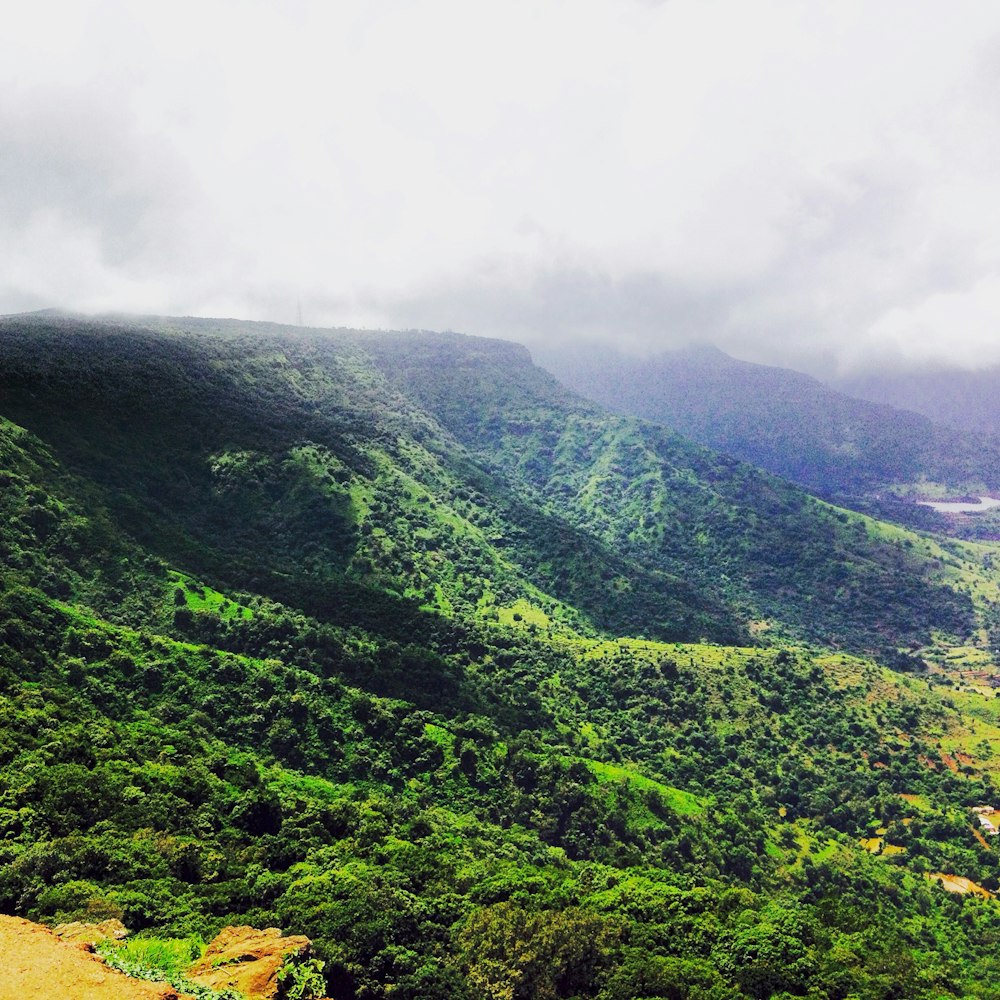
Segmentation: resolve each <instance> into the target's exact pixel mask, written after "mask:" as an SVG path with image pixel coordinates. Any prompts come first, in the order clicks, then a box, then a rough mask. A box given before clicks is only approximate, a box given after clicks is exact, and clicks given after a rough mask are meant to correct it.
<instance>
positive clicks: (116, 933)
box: [53, 920, 128, 946]
mask: <svg viewBox="0 0 1000 1000" xmlns="http://www.w3.org/2000/svg"><path fill="white" fill-rule="evenodd" d="M53 932H54V933H55V934H56V936H57V937H60V938H62V939H63V941H69V942H71V943H73V944H79V945H84V946H93V945H95V944H97V943H98V942H99V941H107V940H109V939H110V940H112V941H120V940H121V939H122V938H124V937H128V928H127V927H126V926H125V925H124V924H123V923H122V922H121V921H120V920H102V921H101V922H100V923H99V924H84V923H81V922H80V921H79V920H75V921H74V922H73V923H71V924H60V925H59V926H58V927H54V928H53Z"/></svg>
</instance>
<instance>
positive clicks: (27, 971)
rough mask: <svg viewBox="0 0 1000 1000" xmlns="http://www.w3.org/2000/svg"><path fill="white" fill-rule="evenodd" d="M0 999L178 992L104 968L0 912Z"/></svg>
mask: <svg viewBox="0 0 1000 1000" xmlns="http://www.w3.org/2000/svg"><path fill="white" fill-rule="evenodd" d="M0 1000H178V994H177V991H176V990H175V989H174V988H173V987H172V986H168V985H166V984H165V983H144V982H141V981H140V980H137V979H129V977H128V976H125V975H123V974H122V973H120V972H116V971H114V970H113V969H109V968H108V967H107V966H106V965H105V964H104V963H103V962H102V961H101V960H100V959H98V958H96V957H95V956H94V955H91V954H90V953H89V952H87V951H85V950H84V949H83V948H81V947H80V945H76V944H71V943H69V942H66V941H61V940H60V939H59V938H57V937H56V936H55V934H53V933H52V931H50V930H49V929H48V928H47V927H42V926H41V925H40V924H33V923H31V921H30V920H22V919H21V918H20V917H6V916H2V915H0ZM180 1000H183V997H181V998H180Z"/></svg>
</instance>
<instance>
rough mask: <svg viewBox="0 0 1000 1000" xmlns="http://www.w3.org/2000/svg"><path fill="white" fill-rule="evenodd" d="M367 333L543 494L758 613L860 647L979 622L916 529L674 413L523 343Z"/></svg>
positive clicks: (791, 628)
mask: <svg viewBox="0 0 1000 1000" xmlns="http://www.w3.org/2000/svg"><path fill="white" fill-rule="evenodd" d="M365 347H366V349H367V350H368V351H370V352H371V353H372V355H373V357H375V358H376V359H377V363H378V364H379V366H380V367H381V368H382V370H383V371H385V372H386V374H387V375H388V376H389V377H390V378H391V379H392V381H393V383H394V384H395V385H396V386H398V387H399V388H400V391H402V392H405V393H408V394H410V396H411V397H412V398H414V399H416V400H418V401H419V402H420V404H421V405H422V406H424V407H426V408H427V410H428V411H429V412H431V413H432V414H433V415H434V416H435V417H436V418H437V419H439V420H440V421H441V422H442V423H443V424H444V425H445V427H446V428H447V429H448V430H449V431H451V432H452V433H453V434H454V435H455V436H456V437H457V438H458V439H459V440H460V441H461V442H462V443H463V444H464V445H465V446H466V447H468V448H469V449H470V450H471V451H472V452H473V453H474V454H475V455H476V456H477V457H479V458H480V460H481V461H483V462H484V463H486V464H487V465H488V466H489V467H490V468H492V469H495V470H497V471H498V472H501V473H502V474H503V475H504V476H506V477H509V478H511V479H512V481H513V482H516V483H520V484H523V486H524V487H525V488H527V489H529V490H531V491H533V492H534V494H535V495H536V496H537V498H538V502H539V504H540V505H542V506H544V507H545V508H546V509H551V510H555V511H558V512H559V513H560V514H562V515H563V516H565V517H566V518H567V519H568V520H570V521H571V523H573V524H575V525H578V526H580V527H581V528H583V529H585V530H586V531H587V532H589V533H591V534H593V535H595V536H596V537H598V538H600V539H601V540H602V541H604V542H605V543H606V544H607V545H608V546H609V547H611V548H613V549H615V550H617V551H620V552H623V553H626V554H628V555H629V556H633V557H634V558H637V559H641V560H642V561H643V562H644V563H645V564H647V565H653V566H656V567H657V568H660V569H662V570H665V571H667V572H669V573H671V574H673V575H677V576H681V577H686V578H687V579H688V580H691V581H692V582H695V583H696V584H697V585H698V586H699V587H700V588H704V589H706V590H709V591H711V592H714V593H717V594H720V595H721V596H722V597H723V599H724V600H725V601H726V602H727V603H728V604H729V605H730V606H732V607H736V608H739V609H740V610H741V611H742V613H743V615H744V616H745V617H746V618H747V619H750V620H752V621H758V622H760V621H765V622H768V623H771V624H772V625H774V626H776V627H778V629H779V633H780V632H784V633H785V634H791V635H797V636H800V637H807V638H810V639H814V640H817V641H825V642H834V643H843V644H847V645H854V646H855V647H856V648H860V647H865V646H867V647H868V648H874V647H878V646H885V645H886V644H887V643H891V641H893V640H892V639H890V637H895V639H896V640H900V644H902V641H917V634H916V631H915V630H914V629H913V627H912V626H913V624H914V623H915V622H916V621H920V620H928V619H927V618H926V617H925V616H927V615H930V616H933V617H937V616H939V615H943V616H945V618H939V619H938V620H939V621H941V622H942V625H943V627H944V630H945V631H954V630H956V629H957V630H958V631H962V630H963V629H965V628H967V627H968V625H967V624H962V618H963V616H967V615H969V614H970V613H971V606H970V605H969V604H968V603H967V602H966V598H965V597H964V595H963V596H960V597H959V600H958V603H956V600H955V593H954V592H953V591H952V592H949V589H948V588H941V587H940V586H939V583H938V582H935V580H934V577H935V576H936V574H935V573H934V572H933V568H932V567H930V566H929V564H928V563H927V562H926V561H925V560H924V559H923V558H922V557H920V556H919V554H918V550H916V549H914V547H913V540H912V539H910V544H909V546H907V545H906V544H905V541H906V538H905V536H902V535H901V536H897V537H895V538H893V539H892V540H891V541H889V540H888V538H887V536H884V535H882V534H880V533H879V532H877V531H873V530H872V527H871V524H870V522H868V521H866V520H865V519H864V518H860V517H854V516H852V515H850V514H848V513H846V512H844V511H840V510H836V509H834V508H831V507H829V506H828V505H826V504H823V503H821V502H819V501H817V500H815V499H813V498H812V497H810V496H808V495H807V494H805V493H803V492H801V491H800V490H797V489H795V488H794V487H792V486H790V485H789V484H787V483H785V482H782V481H780V480H777V479H774V478H772V477H770V476H768V475H765V474H764V473H761V472H760V471H758V470H756V469H754V468H751V467H750V466H748V465H744V464H742V463H740V462H737V461H736V460H734V459H730V458H726V457H723V456H721V455H718V454H715V453H712V452H709V451H706V450H705V449H703V448H699V447H697V446H695V445H693V444H691V443H690V442H688V441H686V440H684V439H683V438H681V437H679V436H678V435H676V434H674V433H672V432H670V431H668V430H666V429H664V428H663V427H662V426H658V425H654V424H652V423H646V422H643V421H640V420H636V419H634V418H632V419H630V418H622V417H614V416H610V415H609V414H607V413H606V412H605V411H603V410H600V409H598V408H597V407H595V406H594V405H593V404H590V403H588V402H586V401H585V400H583V399H581V398H580V397H578V396H575V395H573V394H571V393H568V392H567V391H566V390H564V389H562V388H561V387H560V386H559V385H558V383H556V382H555V380H554V379H552V378H551V377H550V376H549V375H548V374H547V373H545V372H543V371H542V370H540V369H538V368H536V367H535V366H533V365H532V364H531V362H530V358H529V357H528V354H527V352H526V351H524V350H523V349H522V348H517V347H515V346H513V345H510V344H504V343H502V342H499V341H483V340H476V339H473V338H463V337H459V336H455V335H436V336H435V335H421V336H417V337H414V336H407V335H399V336H396V337H392V336H379V337H371V338H368V340H367V342H365ZM951 616H954V617H951ZM946 618H950V620H948V621H947V624H945V620H946ZM969 620H970V619H968V618H966V619H965V621H966V622H968V621H969ZM907 621H908V622H909V624H908V623H907ZM932 627H933V626H932ZM904 636H906V639H905V640H903V637H904Z"/></svg>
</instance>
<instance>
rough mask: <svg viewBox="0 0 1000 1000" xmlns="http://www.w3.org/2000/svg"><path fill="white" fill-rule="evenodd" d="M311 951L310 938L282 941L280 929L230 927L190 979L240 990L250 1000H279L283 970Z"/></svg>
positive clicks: (206, 953)
mask: <svg viewBox="0 0 1000 1000" xmlns="http://www.w3.org/2000/svg"><path fill="white" fill-rule="evenodd" d="M309 947H310V941H309V938H307V937H303V936H302V935H295V936H292V937H282V936H281V931H280V930H278V929H277V928H276V927H269V928H267V929H266V930H262V931H261V930H257V929H256V928H255V927H226V928H224V929H223V930H221V931H220V932H219V934H218V936H217V937H216V938H215V939H214V940H213V941H212V943H211V944H210V945H209V946H208V949H207V950H206V952H205V954H204V955H203V956H202V957H201V959H200V960H199V961H198V962H196V963H195V964H194V965H192V966H191V968H190V969H189V970H188V972H187V978H188V979H190V980H192V981H193V982H196V983H201V984H202V985H204V986H210V987H211V988H212V989H216V990H223V989H232V990H238V991H239V992H241V993H245V994H246V995H247V996H248V997H249V998H250V1000H275V998H276V997H277V995H278V972H279V971H280V969H281V967H282V966H283V965H284V964H285V963H286V962H287V961H288V960H289V959H291V958H300V957H305V956H306V955H308V953H309Z"/></svg>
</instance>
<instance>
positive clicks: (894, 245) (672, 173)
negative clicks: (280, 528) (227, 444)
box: [0, 0, 1000, 369]
mask: <svg viewBox="0 0 1000 1000" xmlns="http://www.w3.org/2000/svg"><path fill="white" fill-rule="evenodd" d="M9 21H10V23H8V25H7V26H6V29H5V32H4V36H3V38H2V39H0V82H2V83H3V87H2V88H0V94H2V96H0V310H2V311H16V310H20V309H28V308H38V307H43V306H60V307H64V308H79V309H86V310H101V309H124V310H136V311H140V310H151V311H164V312H177V313H181V312H183V313H196V314H198V313H200V314H219V313H225V314H227V315H236V316H244V317H246V318H254V319H275V320H286V321H294V320H295V318H296V315H297V311H298V308H299V303H301V308H302V311H303V314H304V317H305V320H306V322H310V323H315V324H322V325H326V324H330V325H334V324H360V325H371V326H403V327H414V326H421V327H428V328H451V329H459V330H464V331H467V332H470V333H483V334H489V335H494V336H506V337H511V338H515V339H519V340H522V341H525V342H527V343H529V345H530V344H536V345H538V344H559V343H574V344H575V343H580V342H596V343H607V344H614V345H617V346H620V347H622V348H624V349H628V350H632V351H637V352H644V351H655V350H659V349H663V348H667V347H670V346H675V345H677V344H681V343H691V342H698V341H709V342H713V343H716V344H718V345H719V346H721V347H723V348H725V349H728V350H731V351H733V352H735V353H737V354H740V355H741V356H744V357H749V358H752V359H754V360H762V361H771V362H775V361H777V362H783V363H789V364H797V365H800V366H803V367H812V368H814V369H815V368H820V367H823V368H829V366H831V365H838V364H839V365H840V366H842V367H848V366H850V365H852V364H861V363H864V362H865V361H866V360H870V359H872V358H876V357H883V358H884V357H892V358H896V359H901V360H906V359H910V360H913V361H919V360H923V359H926V358H934V357H941V358H948V359H950V360H953V361H958V362H962V363H969V364H972V363H977V362H982V361H998V360H1000V338H996V337H993V336H992V331H993V330H994V328H995V326H996V319H997V317H998V316H1000V238H998V237H997V235H996V234H997V233H1000V175H998V174H997V171H996V169H995V162H996V149H997V148H998V142H1000V102H998V99H997V97H996V95H997V94H998V93H1000V87H998V86H997V84H998V83H1000V80H998V75H1000V74H998V69H997V67H998V65H1000V59H998V56H1000V9H998V8H996V5H994V4H990V3H980V2H971V0H966V2H959V3H954V4H950V5H948V7H947V9H946V8H944V7H942V6H941V5H940V4H937V3H932V2H916V3H914V2H902V0H899V2H886V3H882V4H878V5H872V4H870V3H863V2H852V0H844V2H840V3H837V4H811V5H803V4H798V3H792V2H784V0H782V2H779V0H768V2H764V0H761V2H759V3H753V4H746V3H742V2H736V0H732V2H724V0H720V2H707V3H705V2H700V0H699V2H696V0H671V2H667V3H642V2H638V0H574V2H572V3H570V2H567V0H537V2H536V0H532V2H530V3H529V2H527V0H512V2H510V3H507V4H502V5H489V6H487V5H478V4H468V3H465V2H458V0H407V2H402V0H386V2H383V3H378V4H369V3H362V2H360V0H358V2H350V0H345V2H343V3H338V4H333V5H330V4H322V3H319V2H312V0H300V2H297V3H294V4H288V5H269V4H264V3H239V4H236V3H229V2H219V0H214V2H213V0H207V2H201V3H197V4H195V3H193V2H188V0H177V2H174V3H171V4H169V5H168V4H165V3H157V2H153V3H149V4H126V3H115V2H110V3H109V2H102V3H97V2H93V0H79V2H75V3H69V2H62V3H59V2H49V3H46V2H41V3H39V4H36V5H32V6H31V7H30V8H28V7H27V5H25V6H24V9H23V10H22V11H21V12H20V13H18V14H17V15H15V16H14V17H12V18H10V19H9Z"/></svg>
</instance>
